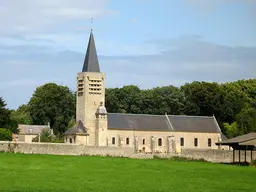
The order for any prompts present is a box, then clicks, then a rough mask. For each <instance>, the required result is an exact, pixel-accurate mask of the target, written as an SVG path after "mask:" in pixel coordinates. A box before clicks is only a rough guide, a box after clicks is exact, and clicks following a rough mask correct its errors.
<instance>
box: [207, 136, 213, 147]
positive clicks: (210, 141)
mask: <svg viewBox="0 0 256 192" xmlns="http://www.w3.org/2000/svg"><path fill="white" fill-rule="evenodd" d="M211 146H212V139H211V138H209V139H208V147H211Z"/></svg>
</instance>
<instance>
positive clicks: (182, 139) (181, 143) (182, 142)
mask: <svg viewBox="0 0 256 192" xmlns="http://www.w3.org/2000/svg"><path fill="white" fill-rule="evenodd" d="M180 146H181V147H183V146H184V138H183V137H181V138H180Z"/></svg>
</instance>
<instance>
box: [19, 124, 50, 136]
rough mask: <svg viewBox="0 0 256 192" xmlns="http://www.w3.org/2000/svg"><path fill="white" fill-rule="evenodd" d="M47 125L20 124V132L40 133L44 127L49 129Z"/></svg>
mask: <svg viewBox="0 0 256 192" xmlns="http://www.w3.org/2000/svg"><path fill="white" fill-rule="evenodd" d="M48 128H49V127H48V126H47V125H21V124H20V125H19V126H18V129H19V134H39V133H42V131H43V129H48Z"/></svg>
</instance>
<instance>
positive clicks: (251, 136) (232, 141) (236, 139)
mask: <svg viewBox="0 0 256 192" xmlns="http://www.w3.org/2000/svg"><path fill="white" fill-rule="evenodd" d="M255 139H256V132H253V133H248V134H245V135H241V136H238V137H234V138H231V139H226V140H224V141H221V142H217V143H216V144H217V145H236V144H239V145H240V144H242V143H245V142H247V141H252V140H255Z"/></svg>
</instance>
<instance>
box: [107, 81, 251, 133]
mask: <svg viewBox="0 0 256 192" xmlns="http://www.w3.org/2000/svg"><path fill="white" fill-rule="evenodd" d="M106 107H107V110H108V112H114V113H120V112H121V113H141V114H156V115H163V114H165V113H168V114H172V115H182V114H185V115H202V116H212V115H213V114H214V116H215V117H216V119H217V121H218V123H219V125H220V127H221V128H222V130H223V132H224V133H225V134H226V135H227V136H228V137H235V136H238V135H241V134H246V133H249V132H254V131H256V79H250V80H240V81H237V82H231V83H223V84H217V83H209V82H197V81H195V82H192V83H187V84H185V85H183V86H181V87H180V88H177V87H174V86H164V87H157V88H153V89H147V90H142V89H139V88H138V87H137V86H133V85H130V86H124V87H122V88H114V89H113V88H112V89H106Z"/></svg>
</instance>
